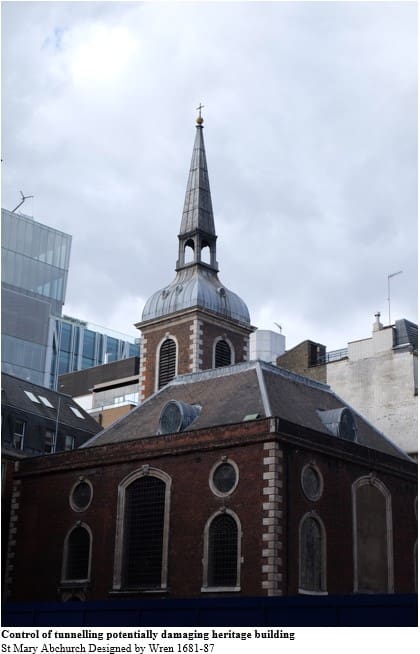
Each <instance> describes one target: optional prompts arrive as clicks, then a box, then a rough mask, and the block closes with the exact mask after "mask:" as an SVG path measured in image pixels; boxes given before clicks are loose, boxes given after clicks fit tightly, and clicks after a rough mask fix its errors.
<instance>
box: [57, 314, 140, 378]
mask: <svg viewBox="0 0 420 654" xmlns="http://www.w3.org/2000/svg"><path fill="white" fill-rule="evenodd" d="M138 355H139V341H138V339H135V338H131V339H130V337H129V336H126V335H124V334H119V333H117V332H113V331H111V330H110V329H106V328H104V327H99V326H98V325H92V324H91V323H87V322H83V321H82V320H78V319H77V318H71V317H69V316H63V317H62V318H57V319H56V320H55V322H54V334H53V350H52V360H51V374H50V386H53V385H54V383H55V380H56V379H57V378H58V377H59V376H60V375H64V374H66V373H68V372H76V371H77V370H85V369H86V368H93V367H94V366H100V365H102V364H103V363H111V362H112V361H119V360H120V359H128V358H129V357H133V356H138Z"/></svg>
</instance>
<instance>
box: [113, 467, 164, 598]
mask: <svg viewBox="0 0 420 654" xmlns="http://www.w3.org/2000/svg"><path fill="white" fill-rule="evenodd" d="M169 498H170V478H169V477H168V476H167V475H166V474H165V473H163V472H161V471H160V470H156V469H154V468H149V467H148V466H145V467H144V468H143V469H142V470H140V471H136V472H135V473H133V474H131V475H129V477H127V478H126V479H125V480H124V481H123V482H122V483H121V484H120V487H119V489H118V510H117V534H116V550H115V552H116V554H115V569H114V588H115V589H121V588H139V589H142V588H145V589H146V588H147V589H149V588H153V589H160V588H165V587H166V582H167V554H168V528H169V525H168V521H169Z"/></svg>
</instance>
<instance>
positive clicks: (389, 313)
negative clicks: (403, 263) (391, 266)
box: [388, 270, 402, 325]
mask: <svg viewBox="0 0 420 654" xmlns="http://www.w3.org/2000/svg"><path fill="white" fill-rule="evenodd" d="M401 273H402V270H398V272H394V273H390V274H389V275H388V320H389V323H388V324H389V325H390V324H391V285H390V279H391V277H395V276H396V275H401Z"/></svg>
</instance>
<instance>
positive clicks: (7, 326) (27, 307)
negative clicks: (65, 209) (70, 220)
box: [1, 209, 71, 386]
mask: <svg viewBox="0 0 420 654" xmlns="http://www.w3.org/2000/svg"><path fill="white" fill-rule="evenodd" d="M70 248H71V236H70V235H69V234H64V233H63V232H59V231H58V230H56V229H53V228H51V227H47V226H46V225H42V224H41V223H38V222H36V221H35V220H33V219H32V218H30V217H29V216H25V215H23V214H15V213H12V212H11V211H7V210H5V209H2V212H1V252H2V257H1V275H2V284H1V286H2V325H1V332H2V334H1V335H2V369H3V371H4V372H7V373H11V374H13V375H15V376H17V377H21V378H23V379H27V380H28V381H31V382H34V383H36V384H41V385H43V386H47V385H48V375H47V374H46V371H47V367H48V355H49V349H50V347H49V346H50V342H51V335H50V332H51V329H50V319H51V316H61V312H62V307H63V304H64V299H65V295H66V286H67V276H68V271H69V262H70Z"/></svg>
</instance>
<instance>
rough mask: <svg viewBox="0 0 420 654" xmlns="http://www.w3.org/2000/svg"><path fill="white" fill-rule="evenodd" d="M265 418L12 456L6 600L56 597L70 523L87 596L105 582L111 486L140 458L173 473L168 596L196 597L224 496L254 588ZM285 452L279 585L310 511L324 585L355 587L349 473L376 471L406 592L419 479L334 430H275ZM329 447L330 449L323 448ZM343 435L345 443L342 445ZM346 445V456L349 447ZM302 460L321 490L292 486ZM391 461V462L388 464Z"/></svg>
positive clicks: (293, 567) (99, 595)
mask: <svg viewBox="0 0 420 654" xmlns="http://www.w3.org/2000/svg"><path fill="white" fill-rule="evenodd" d="M270 422H271V421H270V420H260V421H256V422H250V423H243V424H239V425H231V426H228V427H217V428H214V429H210V430H199V431H196V432H190V433H181V434H175V435H167V436H159V437H155V438H149V439H143V440H139V441H128V442H126V443H121V444H116V445H108V446H103V447H97V448H86V449H83V450H75V451H73V452H67V453H63V454H57V455H52V456H50V457H39V458H37V459H33V460H32V461H24V462H22V463H21V472H20V473H18V478H19V479H20V480H21V491H22V492H21V501H20V503H19V511H18V520H17V545H16V556H15V566H16V568H15V576H14V585H13V595H12V597H11V598H10V599H12V600H16V601H19V600H20V601H24V600H33V601H36V600H54V599H58V597H57V588H58V586H59V585H60V575H61V564H62V552H63V543H64V539H65V536H66V534H67V533H68V531H69V529H71V528H72V527H73V526H74V525H75V524H76V523H77V521H79V520H80V521H83V522H85V523H86V524H87V525H89V527H90V528H91V530H92V532H93V557H92V574H91V580H92V582H91V587H90V588H89V589H88V591H87V598H88V599H105V598H107V597H108V596H109V592H110V591H111V590H112V580H113V566H114V546H115V523H116V508H117V491H118V484H119V483H120V482H121V481H122V480H123V479H124V478H125V477H126V476H127V475H128V474H130V473H132V472H134V471H135V470H138V469H140V468H141V466H142V465H144V464H148V465H150V466H153V467H156V468H159V469H160V470H162V471H163V472H165V473H166V474H168V475H169V476H170V477H171V478H172V493H171V510H170V539H169V559H168V570H169V572H168V586H169V591H168V595H169V596H171V597H194V596H198V595H200V594H201V585H202V582H203V567H202V558H203V532H204V527H205V524H206V522H207V520H208V518H209V517H210V516H211V515H213V514H214V513H215V512H216V511H218V509H219V508H220V507H222V506H225V507H226V508H229V509H231V510H232V511H234V512H235V513H236V514H237V516H238V518H239V520H240V521H241V525H242V530H243V539H242V556H243V557H244V562H243V564H242V569H241V592H242V594H244V595H248V596H252V595H254V596H255V595H263V594H265V593H266V591H264V590H263V589H262V580H263V578H264V577H263V573H262V565H263V563H264V561H263V555H262V552H263V549H264V547H265V544H264V543H263V538H262V533H263V531H264V528H263V517H264V513H263V508H262V504H263V502H265V501H266V498H265V496H264V492H263V490H264V487H265V484H266V482H265V481H264V480H263V472H264V466H263V459H264V457H265V456H266V450H265V451H264V449H263V446H264V442H265V441H270V442H272V441H273V440H274V439H275V438H276V436H275V434H273V433H269V431H270ZM277 438H279V439H280V443H281V448H282V451H283V487H282V496H283V503H282V506H281V507H279V508H281V509H282V510H283V515H282V518H281V526H282V534H281V539H282V548H281V552H282V558H283V566H282V571H283V578H282V581H281V590H282V592H283V594H289V595H295V594H297V593H298V589H299V579H298V570H299V540H298V532H299V522H300V520H301V518H302V516H303V515H304V514H305V513H307V512H309V511H311V510H314V511H316V513H317V514H318V515H319V517H320V518H321V519H322V521H323V524H324V526H325V529H326V534H327V591H328V593H329V594H335V593H341V594H343V593H352V592H353V525H352V494H351V488H352V484H353V482H354V481H355V480H356V479H358V478H359V477H361V476H365V475H368V474H369V473H370V472H372V471H374V472H375V474H376V477H377V478H378V479H379V480H380V481H381V482H382V483H383V484H384V485H385V486H386V487H387V488H388V490H389V492H390V493H391V495H392V512H393V531H394V538H393V547H394V577H395V584H394V587H395V592H400V593H405V592H413V591H414V562H413V547H414V543H415V540H416V538H417V535H416V534H417V525H416V519H415V509H414V507H415V504H414V502H415V497H416V493H417V490H416V484H415V479H414V473H413V470H412V469H411V472H410V474H411V478H410V474H408V473H406V472H404V470H405V469H407V470H408V468H407V466H406V464H404V462H401V463H400V464H395V463H393V460H392V459H391V457H387V456H386V455H381V454H380V453H378V452H376V453H375V454H374V459H373V458H372V457H371V459H370V461H369V460H368V459H366V465H365V464H363V462H362V458H361V456H362V454H363V456H366V451H365V450H364V448H363V452H362V448H358V447H357V446H353V444H351V443H345V444H343V448H342V452H341V448H340V445H339V446H338V447H337V446H336V453H334V452H333V449H332V448H333V447H334V443H332V439H330V438H328V437H323V436H322V435H319V441H318V443H319V447H318V446H317V444H311V442H310V441H309V438H308V440H307V441H306V442H305V444H303V442H304V440H305V439H304V438H301V437H299V440H300V441H301V444H298V445H295V444H294V441H293V439H294V437H288V436H286V435H284V436H277ZM326 445H328V446H329V449H330V451H328V448H327V446H326ZM344 445H345V446H346V447H344ZM353 449H354V452H353V454H352V455H350V454H349V453H351V452H352V451H353ZM222 456H227V457H228V458H230V459H232V460H233V461H234V462H235V463H236V464H237V466H238V468H239V484H238V486H237V488H236V489H235V491H234V492H233V494H232V495H231V496H229V497H225V498H218V497H216V496H215V495H213V493H212V491H211V489H210V487H209V481H208V480H209V474H210V471H211V469H212V467H213V465H214V464H215V463H216V462H217V461H219V460H220V459H221V457H222ZM309 462H314V463H315V464H316V466H317V467H318V468H319V470H320V472H321V474H322V477H323V483H324V489H323V494H322V497H321V498H320V499H319V500H318V501H316V502H311V501H309V500H308V499H307V498H306V497H305V495H304V493H303V491H302V488H301V481H300V479H301V470H302V467H303V466H304V465H305V464H306V463H309ZM393 469H395V472H393ZM80 476H84V477H86V478H87V479H88V480H90V481H91V483H92V485H93V488H94V495H93V500H92V503H91V505H90V506H89V507H88V509H87V510H86V511H84V512H80V513H77V512H74V511H73V510H72V509H71V507H70V504H69V500H68V498H69V494H70V491H71V488H72V486H73V485H74V484H75V483H76V482H77V480H78V479H79V478H80Z"/></svg>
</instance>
